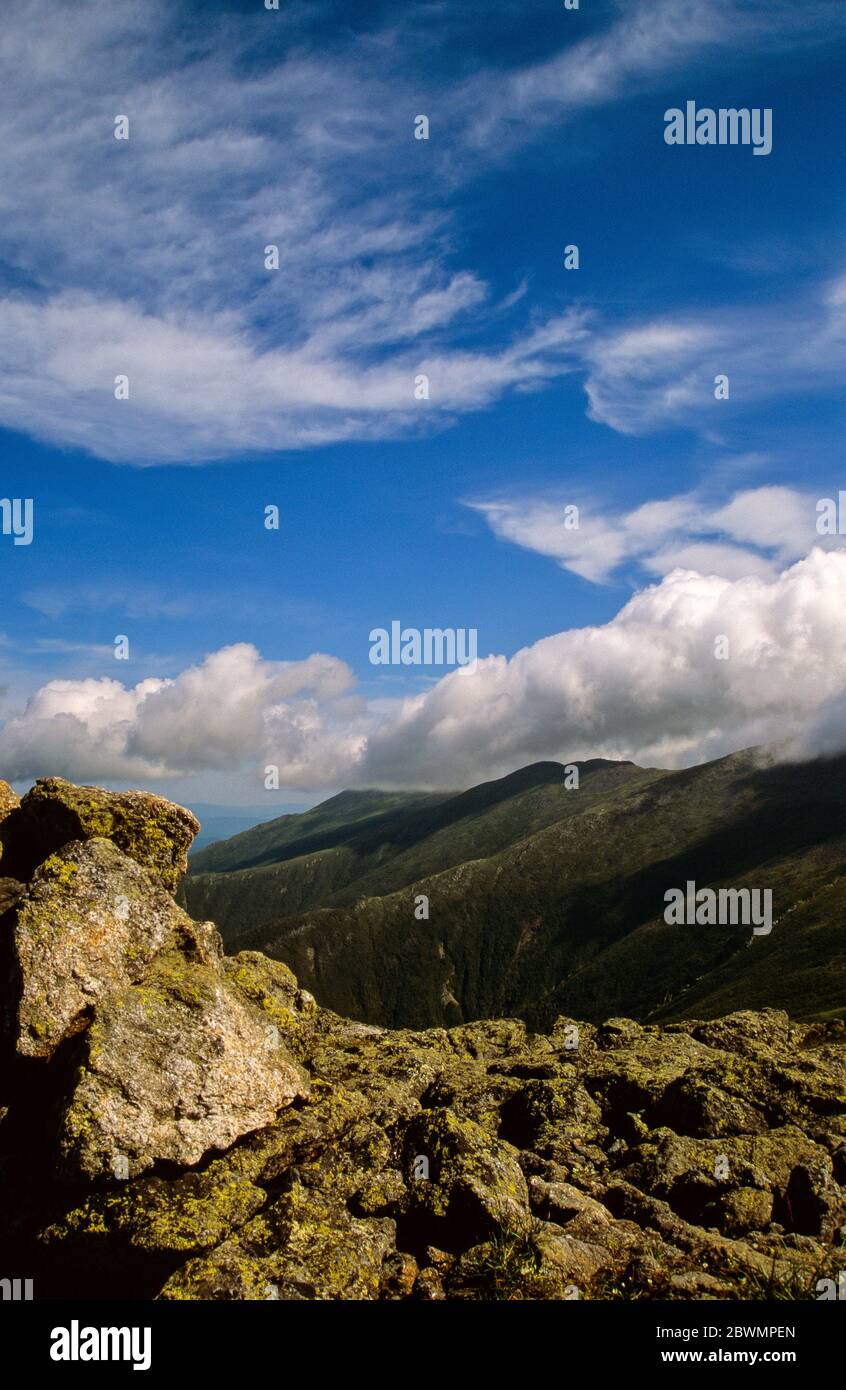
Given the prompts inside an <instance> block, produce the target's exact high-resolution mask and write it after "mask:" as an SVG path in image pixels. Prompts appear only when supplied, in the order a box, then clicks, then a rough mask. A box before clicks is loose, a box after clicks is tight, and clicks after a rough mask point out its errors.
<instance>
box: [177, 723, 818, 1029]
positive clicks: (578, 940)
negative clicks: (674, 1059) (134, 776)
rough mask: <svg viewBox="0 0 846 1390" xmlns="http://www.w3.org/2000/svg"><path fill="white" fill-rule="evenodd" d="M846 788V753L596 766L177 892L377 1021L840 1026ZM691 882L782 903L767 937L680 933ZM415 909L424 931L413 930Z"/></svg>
mask: <svg viewBox="0 0 846 1390" xmlns="http://www.w3.org/2000/svg"><path fill="white" fill-rule="evenodd" d="M844 777H846V759H844V758H843V757H840V758H834V759H817V760H815V761H814V762H812V763H803V764H783V763H782V764H778V763H775V762H773V761H772V759H768V758H767V756H766V753H765V752H763V751H762V750H758V749H745V750H741V751H740V752H738V753H734V754H729V755H726V756H724V757H722V758H718V759H714V760H712V761H711V762H708V763H704V764H700V765H698V766H697V767H693V768H686V769H681V770H678V771H667V770H664V769H642V768H638V767H637V766H636V765H635V764H632V763H620V764H617V763H609V762H601V761H599V760H596V761H594V762H593V763H592V764H590V765H588V766H587V768H585V767H584V765H582V768H581V769H580V784H579V788H578V790H572V789H571V790H569V791H567V790H564V786H563V783H564V775H563V768H562V767H561V766H560V765H556V764H535V765H531V766H530V768H528V769H521V770H519V771H518V772H517V773H516V774H510V775H509V777H508V778H504V779H497V781H495V782H493V783H486V784H482V786H481V787H480V788H471V789H469V790H468V791H465V792H462V793H458V794H457V795H456V796H454V797H452V798H445V799H444V800H443V801H441V802H440V803H439V804H437V805H435V806H431V807H427V808H424V809H423V810H422V811H421V810H420V809H419V808H412V809H411V810H404V811H403V812H402V813H401V814H400V816H399V817H397V818H396V819H394V820H393V821H392V819H391V817H390V815H389V816H387V817H385V816H382V817H381V818H379V819H378V821H376V822H375V823H373V824H371V825H370V826H369V827H368V828H367V829H365V830H361V831H360V832H358V831H356V832H355V833H350V835H348V836H347V837H346V839H345V842H344V844H343V846H340V845H339V844H337V843H335V844H332V845H324V846H321V845H320V843H319V842H313V844H312V847H311V850H310V853H309V854H308V855H306V856H304V857H301V858H299V859H296V858H294V859H288V860H287V861H286V862H285V863H284V864H282V863H277V864H276V865H275V866H273V865H270V866H267V867H266V868H264V869H263V870H260V871H249V870H248V871H246V872H244V871H240V872H234V873H232V874H218V875H214V876H210V875H203V874H198V873H197V872H196V869H195V868H194V867H193V866H192V870H191V872H190V874H189V877H188V878H187V879H186V880H185V881H184V884H183V889H182V891H183V893H184V896H185V901H186V904H187V906H188V909H189V911H191V912H192V914H193V915H201V916H202V915H209V916H212V917H214V918H215V920H216V921H217V922H218V924H219V926H220V928H221V931H222V933H223V936H224V940H225V941H227V943H228V944H229V945H230V947H232V948H234V947H236V946H249V947H260V948H261V949H262V950H264V951H266V952H267V953H269V954H271V955H273V956H277V957H278V958H280V959H283V960H285V961H286V963H287V964H289V965H290V966H291V968H292V969H294V970H295V972H296V973H298V974H299V975H300V976H301V977H302V978H303V979H304V980H305V981H306V982H307V983H308V987H309V988H310V989H312V990H313V991H314V992H315V993H316V994H317V996H318V997H320V998H322V999H323V1000H324V1001H325V1002H326V1003H328V1004H330V1005H331V1006H332V1007H335V1008H337V1009H338V1010H339V1011H340V1012H344V1011H346V1012H355V1013H357V1014H359V1015H360V1016H363V1017H366V1018H367V1019H368V1021H371V1022H374V1023H379V1024H382V1025H390V1026H413V1027H423V1026H451V1025H455V1024H457V1023H460V1022H465V1021H468V1020H470V1019H473V1018H478V1017H485V1016H495V1015H498V1014H500V1013H507V1014H516V1015H517V1016H519V1017H524V1018H526V1019H527V1021H529V1022H530V1023H531V1024H532V1025H533V1026H535V1025H537V1026H542V1025H545V1024H546V1023H547V1022H548V1020H549V1018H550V1017H552V1016H554V1013H555V1012H556V1011H558V1012H573V1013H578V1014H580V1015H581V1016H585V1017H589V1018H595V1019H598V1018H601V1017H604V1016H607V1015H608V1013H613V1012H621V1013H628V1014H631V1015H633V1016H636V1017H643V1018H650V1019H652V1018H655V1019H657V1018H663V1017H670V1016H672V1015H673V1008H674V1006H675V1007H676V1008H678V1007H682V1006H685V1007H686V1006H687V1001H690V1002H691V1003H693V1002H695V1003H696V1005H697V1008H698V1009H701V1010H703V1011H704V1012H705V1013H706V1015H707V1013H708V1012H711V1011H712V1012H720V1011H721V1010H724V1008H725V1007H726V1003H727V1001H731V1000H734V1001H735V1002H736V1001H737V999H738V998H741V999H745V1000H747V1001H749V1002H754V1003H755V1004H756V1006H764V1005H765V1004H775V1005H779V1006H783V1007H788V1008H789V1009H791V1010H792V1011H793V1012H794V1013H797V1014H798V1015H800V1016H807V1017H814V1016H822V1015H824V1014H828V1013H833V1014H834V1015H836V1016H839V1014H840V1013H842V1012H843V1011H844V1007H846V959H844V944H843V943H844V936H843V926H844V917H846V914H845V913H844V904H845V903H846V888H844V882H843V879H844V875H846V796H844V792H843V785H844ZM456 808H457V810H458V811H459V812H461V811H462V810H464V809H466V811H467V814H466V815H461V814H456ZM438 820H440V821H441V822H443V824H442V826H441V827H440V828H433V826H434V825H435V823H436V822H437V821H438ZM351 829H352V830H354V827H353V828H351ZM414 831H416V833H417V836H418V838H417V839H416V840H415V839H414V838H413V836H412V838H411V842H410V843H408V841H409V835H410V832H414ZM380 837H381V839H380ZM691 880H693V881H695V882H696V883H697V884H699V886H700V887H704V886H707V885H712V886H721V885H722V886H735V887H737V888H744V887H746V888H750V889H752V888H755V887H758V888H764V889H766V888H767V886H768V885H769V887H770V888H771V890H772V891H773V893H774V903H775V911H776V917H777V920H776V923H775V926H774V930H773V933H772V936H771V937H770V938H767V939H763V938H756V939H755V940H754V942H753V943H752V944H751V945H750V944H747V942H748V938H749V932H748V929H747V930H746V931H744V930H742V929H741V930H738V928H737V927H732V926H731V925H730V924H726V925H717V926H713V927H709V928H708V929H707V931H702V930H697V929H696V928H686V929H681V928H672V927H669V926H668V925H667V924H665V923H664V921H663V905H664V893H665V891H666V890H667V888H669V887H678V886H683V885H684V884H685V883H686V882H688V881H691ZM421 897H425V898H427V899H428V900H429V914H430V915H429V919H428V921H421V920H417V919H416V918H415V915H414V913H415V900H417V899H419V898H421ZM750 952H751V954H750ZM703 982H704V983H703Z"/></svg>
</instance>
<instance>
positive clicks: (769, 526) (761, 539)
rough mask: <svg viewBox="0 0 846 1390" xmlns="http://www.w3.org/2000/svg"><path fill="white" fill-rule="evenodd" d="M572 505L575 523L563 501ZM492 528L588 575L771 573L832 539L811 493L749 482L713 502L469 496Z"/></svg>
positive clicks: (690, 496) (691, 497) (690, 497)
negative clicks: (622, 506) (622, 507)
mask: <svg viewBox="0 0 846 1390" xmlns="http://www.w3.org/2000/svg"><path fill="white" fill-rule="evenodd" d="M574 503H575V505H577V506H578V507H579V516H578V521H579V525H578V527H573V526H572V525H570V524H568V517H567V513H566V511H565V507H566V506H567V505H572V504H574ZM466 505H467V506H469V507H471V508H472V509H473V510H474V511H477V512H480V513H481V514H482V515H483V516H484V517H485V520H486V521H487V522H488V525H489V526H490V527H491V529H492V530H493V532H494V534H495V535H497V536H499V537H500V538H501V539H502V540H508V541H513V542H514V543H515V544H517V545H520V546H523V547H524V548H525V549H527V550H534V551H536V552H537V553H538V554H540V555H547V556H549V557H550V558H551V559H554V560H557V561H558V563H559V565H561V567H562V569H567V570H570V571H571V572H572V573H573V574H578V575H580V576H581V577H582V578H583V579H588V580H591V581H592V582H594V583H602V582H604V581H606V580H608V579H609V578H610V577H611V576H612V575H613V574H614V573H615V572H616V571H618V570H620V569H621V568H622V567H623V566H624V565H626V564H634V565H637V566H639V567H640V568H641V569H642V570H643V571H645V572H646V573H648V574H669V573H670V572H671V571H672V570H674V569H690V570H698V571H699V572H700V573H703V574H716V575H721V576H723V577H724V578H730V579H739V578H742V577H743V575H745V574H756V575H759V576H761V577H766V576H773V575H774V574H776V573H777V571H778V569H779V568H780V567H781V566H783V565H784V564H787V563H788V562H789V561H791V560H796V559H798V558H799V557H800V556H802V555H805V554H806V553H807V551H808V550H809V549H810V547H811V546H812V545H815V544H817V545H823V547H824V548H828V547H829V546H832V545H835V544H836V543H837V542H836V541H828V540H822V539H821V538H820V537H819V536H818V535H817V533H816V522H817V515H816V510H815V507H816V499H814V498H812V497H811V496H810V495H807V494H804V493H800V492H798V491H796V490H795V489H793V488H787V487H775V486H770V487H759V488H750V489H748V490H746V491H744V492H739V493H737V494H735V496H734V497H732V498H731V500H730V501H729V502H728V503H726V504H724V505H719V506H715V505H714V504H713V503H708V502H706V500H705V499H704V498H703V497H701V496H700V495H698V494H697V493H687V494H682V495H680V496H677V497H669V498H666V499H663V500H661V501H657V502H646V503H644V504H642V505H641V506H638V507H635V508H634V509H633V510H632V511H629V512H625V511H619V510H615V509H614V508H607V507H600V505H599V504H598V503H597V502H596V501H595V500H593V499H587V500H586V501H583V502H582V503H581V504H580V503H579V502H578V501H577V500H576V499H574V498H568V499H566V502H565V501H563V500H562V501H551V500H550V499H549V498H543V497H541V498H531V497H530V498H522V499H520V498H518V499H512V500H508V501H502V500H491V501H476V502H468V503H467V504H466Z"/></svg>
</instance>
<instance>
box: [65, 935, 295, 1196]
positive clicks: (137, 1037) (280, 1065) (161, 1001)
mask: <svg viewBox="0 0 846 1390" xmlns="http://www.w3.org/2000/svg"><path fill="white" fill-rule="evenodd" d="M307 1094H308V1082H307V1080H306V1078H305V1075H304V1073H303V1072H302V1070H301V1069H300V1068H299V1067H298V1066H297V1065H296V1063H295V1062H294V1061H293V1060H292V1059H291V1057H290V1056H289V1055H288V1053H287V1052H286V1051H285V1050H284V1049H283V1048H282V1047H281V1045H280V1033H279V1029H278V1027H277V1026H276V1025H275V1024H273V1023H269V1022H266V1021H265V1018H264V1016H263V1015H262V1014H261V1013H260V1011H259V1010H258V1009H256V1008H255V1007H254V1006H253V1005H252V1004H250V1003H249V1002H248V1000H247V999H246V998H245V997H244V996H243V995H241V994H240V993H239V992H238V991H237V989H235V988H234V987H233V986H231V985H229V984H227V983H226V981H225V979H224V978H223V976H222V975H221V973H220V970H219V969H216V968H214V967H212V966H209V965H204V964H201V963H198V962H192V961H190V960H188V959H186V957H185V956H184V955H183V954H181V953H180V952H176V951H174V952H168V953H166V954H164V955H161V956H159V957H158V958H157V959H156V960H155V961H154V962H153V964H152V966H151V967H150V968H149V969H148V970H147V972H146V975H145V978H144V980H143V982H142V983H140V984H137V985H132V986H130V987H129V988H128V989H124V990H118V991H114V992H112V993H111V994H109V995H108V996H107V997H106V999H105V1000H103V1001H102V1002H101V1003H100V1004H98V1005H97V1006H96V1007H95V1010H94V1021H93V1023H92V1024H91V1026H90V1027H89V1029H88V1031H87V1033H86V1035H85V1057H84V1060H83V1062H82V1065H81V1066H80V1068H79V1069H78V1072H77V1074H76V1077H75V1079H74V1084H73V1089H72V1093H71V1095H70V1098H69V1100H68V1102H67V1104H66V1106H65V1108H64V1112H63V1115H62V1120H61V1132H60V1145H59V1147H60V1155H61V1162H62V1168H63V1171H64V1174H65V1176H66V1177H69V1178H71V1179H77V1178H79V1179H86V1178H87V1179H97V1178H102V1177H111V1176H117V1177H123V1178H126V1177H134V1176H135V1175H137V1174H140V1173H143V1172H146V1171H147V1170H149V1169H150V1168H152V1167H153V1165H154V1164H156V1163H159V1162H162V1161H163V1160H166V1161H168V1162H170V1163H179V1164H183V1165H185V1166H190V1165H192V1164H195V1163H198V1162H199V1160H200V1159H201V1158H202V1157H203V1156H204V1155H205V1154H208V1153H209V1152H210V1151H214V1150H222V1149H226V1148H228V1147H229V1145H231V1144H232V1143H234V1141H235V1140H236V1139H238V1138H240V1137H241V1136H242V1135H245V1134H249V1133H251V1132H252V1131H253V1130H256V1129H259V1128H261V1127H262V1126H263V1125H268V1124H270V1123H271V1122H272V1121H273V1120H274V1119H275V1118H276V1115H277V1113H278V1111H279V1110H281V1109H282V1108H283V1107H284V1106H287V1105H290V1104H291V1102H292V1101H294V1100H297V1099H299V1098H301V1097H304V1096H306V1095H307Z"/></svg>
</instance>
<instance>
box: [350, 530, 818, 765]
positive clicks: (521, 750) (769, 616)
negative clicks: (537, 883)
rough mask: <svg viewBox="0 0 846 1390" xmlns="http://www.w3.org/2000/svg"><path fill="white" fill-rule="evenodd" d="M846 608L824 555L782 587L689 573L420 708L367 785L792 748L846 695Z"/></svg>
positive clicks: (491, 667) (385, 739)
mask: <svg viewBox="0 0 846 1390" xmlns="http://www.w3.org/2000/svg"><path fill="white" fill-rule="evenodd" d="M844 601H846V552H844V551H830V552H825V551H823V550H820V549H816V550H814V551H812V553H811V554H810V555H809V556H808V557H807V558H806V559H804V560H801V561H799V562H798V563H797V564H795V565H793V566H791V567H790V568H788V569H787V570H785V571H784V572H783V573H782V574H780V575H779V576H778V577H777V578H775V579H765V578H760V577H757V576H750V577H744V578H741V579H734V580H731V579H724V578H720V577H718V576H716V575H711V576H704V575H701V574H696V573H694V572H690V571H682V570H678V571H676V572H674V573H673V574H670V575H668V576H667V577H666V578H665V579H663V580H662V581H661V582H660V583H658V584H655V585H653V586H650V587H649V588H647V589H644V590H643V591H642V592H641V593H638V594H636V595H635V596H634V597H633V598H632V599H631V600H630V601H629V603H627V604H626V605H625V607H624V608H623V609H622V610H621V611H620V612H619V613H618V614H617V616H616V617H615V618H614V619H613V620H612V621H611V622H609V623H607V624H605V625H604V626H603V627H587V628H579V629H574V630H571V631H567V632H561V633H557V634H556V635H555V636H551V637H547V638H544V639H543V640H541V641H539V642H536V643H534V644H533V645H532V646H530V647H525V648H523V649H522V650H521V651H519V652H517V653H516V654H515V655H514V656H513V657H512V658H511V659H510V660H508V659H506V658H505V657H503V656H491V657H489V658H487V659H486V660H484V661H481V662H480V663H479V667H478V669H477V671H476V673H475V674H474V675H472V676H471V675H465V674H463V673H461V674H459V673H455V674H452V675H449V676H447V677H445V678H444V679H443V680H441V681H440V682H439V684H438V685H437V686H436V687H435V688H434V689H433V690H432V691H431V692H429V693H427V694H425V695H421V696H418V697H415V698H413V699H409V700H406V701H405V702H404V704H403V707H402V709H401V710H400V711H399V713H398V714H397V715H395V716H394V718H393V719H391V720H390V721H388V722H387V723H386V724H385V725H384V726H383V727H382V728H381V729H380V730H379V731H378V732H376V733H375V734H374V735H373V736H372V737H371V740H370V742H369V745H368V752H367V760H366V768H367V772H368V774H369V776H370V777H371V779H372V781H373V782H374V783H376V784H379V783H386V784H394V785H401V784H402V783H403V782H404V781H409V780H412V779H414V780H420V779H421V778H422V779H424V780H425V781H426V782H427V783H428V784H430V785H439V784H440V785H444V784H449V785H452V784H455V783H459V784H461V783H465V782H470V781H473V780H475V779H477V778H478V777H479V776H495V775H501V774H503V773H505V772H507V771H510V770H511V769H513V768H515V767H519V766H521V765H523V764H526V763H529V762H532V761H535V760H537V759H543V758H553V759H576V758H584V757H597V756H598V757H609V758H631V759H633V760H635V761H637V762H641V763H647V764H657V765H663V766H685V765H688V764H690V763H694V762H698V761H701V760H703V759H706V758H709V757H717V756H720V755H722V754H724V753H728V752H731V751H733V750H735V749H737V748H740V747H744V746H748V745H751V744H757V743H773V742H779V741H782V740H784V739H786V738H790V737H792V736H794V735H795V734H797V733H798V732H799V731H800V730H802V729H803V728H804V727H805V726H806V725H808V724H809V723H810V722H812V721H813V720H814V719H815V718H816V716H817V714H818V712H820V711H823V710H826V709H827V710H829V711H830V710H831V708H832V702H833V701H836V700H837V699H838V698H839V699H841V700H842V699H843V697H844V695H846V629H844V625H843V622H842V612H843V604H844ZM718 637H727V638H728V652H729V656H728V659H727V660H720V659H717V657H716V655H715V652H716V648H715V640H716V639H717V638H718ZM841 712H842V705H841ZM826 727H827V729H828V743H827V747H828V748H829V750H831V749H832V748H833V747H834V745H835V743H836V736H835V733H834V731H833V730H832V729H831V728H830V727H829V725H828V724H827V725H826ZM839 738H840V746H841V747H842V746H844V744H846V727H844V726H843V725H842V724H841V725H840V731H839ZM810 751H813V745H812V744H811V743H810V741H808V742H807V743H806V752H810Z"/></svg>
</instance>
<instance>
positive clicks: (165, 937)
mask: <svg viewBox="0 0 846 1390" xmlns="http://www.w3.org/2000/svg"><path fill="white" fill-rule="evenodd" d="M211 930H213V929H211ZM180 940H181V941H184V942H186V943H187V942H189V941H193V942H205V941H206V940H207V937H206V936H205V935H204V934H203V927H202V926H200V924H195V923H194V922H192V921H191V919H190V918H189V917H188V916H187V915H186V914H185V913H184V912H182V910H181V909H180V908H178V907H177V906H176V903H175V902H174V901H173V898H172V897H171V896H170V895H169V894H168V893H166V892H165V890H164V888H162V886H161V884H160V883H159V881H158V880H157V879H154V878H153V877H152V876H151V874H150V873H148V871H147V870H146V869H142V868H140V867H139V865H138V864H136V863H135V861H134V860H132V859H129V858H128V857H127V856H126V855H125V854H123V853H121V851H120V850H119V849H118V848H117V846H116V845H114V844H112V843H111V842H110V841H108V840H88V841H85V842H80V841H77V842H76V843H71V844H69V845H65V847H64V848H63V849H61V850H59V851H58V852H57V853H56V854H52V855H51V856H50V858H49V859H47V860H46V861H45V862H44V863H43V864H42V865H41V867H40V868H39V869H37V870H36V872H35V876H34V878H33V879H32V882H31V883H30V884H29V887H28V889H27V891H26V894H25V896H24V897H23V900H22V901H21V902H20V905H19V907H18V913H17V923H16V926H15V950H16V955H17V964H18V969H19V972H20V979H21V995H20V1002H19V1004H18V1037H17V1049H18V1052H19V1053H21V1055H23V1056H27V1057H49V1056H50V1055H51V1054H52V1053H53V1052H54V1051H55V1049H56V1047H57V1046H58V1044H59V1043H60V1042H62V1041H63V1039H65V1038H66V1037H68V1036H69V1035H70V1034H71V1033H73V1032H74V1031H77V1030H78V1028H79V1027H80V1026H82V1025H83V1024H84V1022H85V1021H86V1014H87V1012H88V1011H89V1010H90V1009H91V1008H92V1006H93V1005H94V1004H96V1003H97V1001H98V1000H99V999H102V998H103V997H104V996H105V995H106V994H108V993H109V992H110V991H113V990H119V989H123V988H124V987H125V986H126V985H128V984H132V983H134V982H135V981H136V980H139V979H140V978H141V977H142V975H143V974H144V972H145V971H146V969H147V967H148V966H149V965H150V962H151V961H152V960H153V959H154V958H155V956H156V955H158V953H159V952H160V951H162V950H163V949H164V948H165V947H167V946H168V945H170V946H175V945H177V944H178V942H179V941H180Z"/></svg>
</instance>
